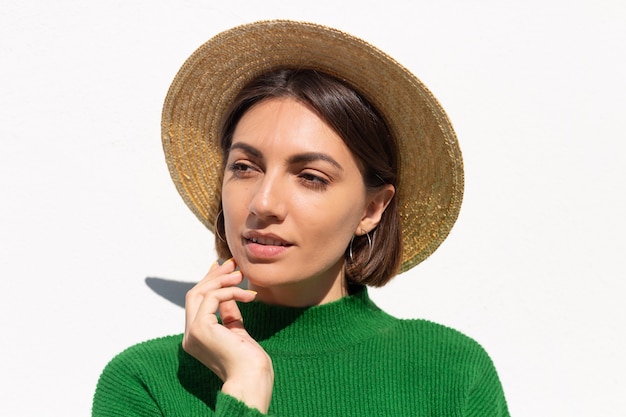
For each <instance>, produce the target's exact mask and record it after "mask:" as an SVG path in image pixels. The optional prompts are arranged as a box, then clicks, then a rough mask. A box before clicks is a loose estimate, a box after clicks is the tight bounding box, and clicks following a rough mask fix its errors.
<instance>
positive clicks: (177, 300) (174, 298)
mask: <svg viewBox="0 0 626 417" xmlns="http://www.w3.org/2000/svg"><path fill="white" fill-rule="evenodd" d="M146 285H147V286H148V287H150V289H151V290H152V291H154V292H155V293H157V294H158V295H160V296H161V297H163V298H165V299H166V300H167V301H170V302H172V303H174V304H176V305H177V306H179V307H183V308H185V294H187V291H189V290H190V289H191V288H192V287H193V286H194V285H196V283H195V282H181V281H173V280H171V279H164V278H154V277H147V278H146Z"/></svg>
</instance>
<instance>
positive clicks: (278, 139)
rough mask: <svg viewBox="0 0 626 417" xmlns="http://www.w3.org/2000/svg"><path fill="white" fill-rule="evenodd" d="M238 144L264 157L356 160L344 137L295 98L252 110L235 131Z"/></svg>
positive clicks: (266, 102)
mask: <svg viewBox="0 0 626 417" xmlns="http://www.w3.org/2000/svg"><path fill="white" fill-rule="evenodd" d="M238 142H239V143H245V144H248V145H250V146H253V147H255V148H258V149H259V150H261V151H262V153H263V154H264V155H266V154H268V155H281V154H285V153H294V152H295V153H298V152H325V153H329V154H332V155H333V157H334V158H339V159H342V160H354V156H353V155H352V152H351V151H350V150H349V149H348V147H347V146H346V144H345V143H344V141H343V140H342V139H341V137H340V136H339V135H338V134H337V133H336V132H335V131H334V130H333V129H332V128H331V127H330V126H329V125H328V124H327V123H325V122H324V121H323V120H322V119H321V118H320V117H319V116H318V115H317V114H316V113H315V112H314V111H313V110H311V109H310V108H309V107H308V106H306V105H304V104H302V103H301V102H299V101H297V100H295V99H292V98H271V99H266V100H263V101H261V102H259V103H257V104H255V105H254V106H252V107H251V108H250V109H248V110H247V111H246V113H244V115H243V116H242V117H241V119H240V120H239V122H238V123H237V125H236V127H235V130H234V132H233V145H234V144H235V143H238ZM231 147H232V145H231Z"/></svg>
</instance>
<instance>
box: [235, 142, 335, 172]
mask: <svg viewBox="0 0 626 417" xmlns="http://www.w3.org/2000/svg"><path fill="white" fill-rule="evenodd" d="M233 149H240V150H242V151H243V152H245V153H247V154H249V155H251V156H253V157H255V158H262V157H263V152H261V151H260V150H258V149H257V148H255V147H254V146H250V145H248V144H247V143H242V142H237V143H233V144H232V145H231V146H230V150H231V151H232V150H233ZM314 161H325V162H328V163H329V164H331V165H332V166H334V167H335V168H337V169H340V170H342V171H343V167H342V166H341V164H340V163H339V162H337V161H336V160H335V159H334V158H333V157H331V156H330V155H328V154H325V153H323V152H304V153H300V154H297V155H293V156H292V157H290V158H289V159H288V160H287V162H288V163H289V164H301V163H303V162H314Z"/></svg>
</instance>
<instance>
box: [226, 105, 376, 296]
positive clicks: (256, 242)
mask: <svg viewBox="0 0 626 417" xmlns="http://www.w3.org/2000/svg"><path fill="white" fill-rule="evenodd" d="M375 201H376V198H375V197H373V196H371V195H370V194H368V192H367V190H366V188H365V184H364V182H363V177H362V175H361V172H360V170H359V166H358V163H357V161H356V159H355V158H354V156H353V155H352V153H351V152H350V150H349V149H348V148H347V146H346V145H345V143H344V142H343V141H342V140H341V138H340V137H339V136H338V135H337V134H336V133H335V132H334V131H333V130H332V129H331V128H330V127H329V126H328V125H327V124H326V123H324V122H323V121H322V120H321V119H320V118H319V117H318V116H317V115H316V114H315V113H314V112H312V111H311V110H310V109H309V108H308V107H306V106H305V105H303V104H301V103H300V102H298V101H296V100H294V99H291V98H272V99H267V100H264V101H261V102H259V103H257V104H256V105H254V106H253V107H252V108H251V109H249V110H248V111H247V112H246V113H245V114H244V115H243V117H242V118H241V120H240V121H239V123H238V124H237V126H236V129H235V131H234V134H233V139H232V145H231V148H230V151H229V154H228V159H227V163H226V170H225V173H224V182H223V187H222V207H223V211H224V222H225V230H226V240H227V241H228V246H229V248H230V251H231V253H232V255H233V257H234V258H235V261H236V263H237V265H238V266H239V268H240V269H241V271H242V272H243V274H244V276H245V277H246V278H247V279H248V283H249V287H250V289H253V290H255V291H257V292H258V293H259V294H258V296H257V299H259V300H261V301H265V302H270V303H276V304H284V305H312V304H320V303H323V302H328V301H332V300H334V299H338V298H340V297H341V296H342V295H344V294H345V282H344V281H345V280H344V277H343V263H344V253H345V250H346V248H347V247H348V245H349V244H350V239H351V238H352V236H353V235H355V234H359V235H361V234H364V233H365V232H369V231H370V230H371V229H373V227H375V225H376V223H377V221H378V220H379V218H380V214H382V211H381V212H380V213H379V214H376V213H375V211H376V210H375V209H374V208H375V207H374V206H376V203H375ZM383 210H384V207H383Z"/></svg>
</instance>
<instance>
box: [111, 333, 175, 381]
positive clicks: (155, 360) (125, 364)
mask: <svg viewBox="0 0 626 417" xmlns="http://www.w3.org/2000/svg"><path fill="white" fill-rule="evenodd" d="M181 342H182V334H179V335H171V336H164V337H159V338H155V339H151V340H147V341H143V342H141V343H137V344H135V345H133V346H130V347H128V348H126V349H124V350H123V351H121V352H120V353H118V354H117V355H115V356H114V357H113V359H111V361H109V363H108V364H107V366H106V367H105V369H104V373H107V372H123V373H129V372H131V373H132V372H135V371H137V370H138V369H142V368H143V369H146V368H149V367H155V368H161V367H164V366H167V365H168V364H172V365H173V364H175V363H176V362H178V357H179V355H180V349H181V348H180V346H181ZM155 365H158V366H155Z"/></svg>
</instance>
